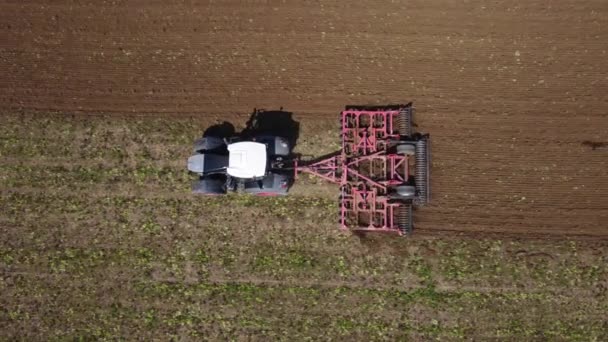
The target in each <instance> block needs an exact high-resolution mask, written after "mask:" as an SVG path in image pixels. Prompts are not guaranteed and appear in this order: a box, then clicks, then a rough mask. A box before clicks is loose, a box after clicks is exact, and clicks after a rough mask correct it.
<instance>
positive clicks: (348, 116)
mask: <svg viewBox="0 0 608 342" xmlns="http://www.w3.org/2000/svg"><path fill="white" fill-rule="evenodd" d="M412 114H413V107H412V105H411V103H409V104H407V105H391V106H384V107H368V106H349V107H346V109H345V110H344V111H342V113H341V129H342V130H341V140H342V149H341V151H339V152H338V153H334V154H332V155H330V156H328V157H325V158H322V159H321V160H316V161H311V162H308V163H303V162H301V161H300V162H299V164H300V165H298V163H296V165H295V173H296V177H297V175H298V173H309V174H313V175H316V176H318V177H321V178H323V179H325V180H328V181H330V182H333V183H337V184H340V189H341V190H340V191H341V194H340V224H341V228H342V229H345V230H352V231H363V232H394V233H397V234H399V235H406V234H409V233H411V231H412V207H413V206H414V205H416V206H422V205H424V204H426V203H428V201H429V199H430V186H429V166H430V164H429V162H430V153H429V151H430V149H429V142H430V141H429V135H428V134H419V133H416V134H413V133H412ZM412 171H413V175H412Z"/></svg>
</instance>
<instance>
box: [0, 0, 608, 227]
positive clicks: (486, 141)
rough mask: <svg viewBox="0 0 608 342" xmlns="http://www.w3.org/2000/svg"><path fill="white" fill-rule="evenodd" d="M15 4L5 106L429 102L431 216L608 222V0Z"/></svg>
mask: <svg viewBox="0 0 608 342" xmlns="http://www.w3.org/2000/svg"><path fill="white" fill-rule="evenodd" d="M1 9H2V10H1V11H0V23H1V25H0V34H1V36H2V39H1V40H0V53H1V55H0V56H1V57H2V58H1V59H0V69H1V70H3V77H2V78H1V79H0V106H1V107H2V108H4V109H18V110H25V111H56V112H62V113H75V112H77V113H82V114H92V113H111V114H113V115H118V116H139V115H153V116H162V117H169V116H195V117H197V118H201V120H209V123H213V122H214V121H215V120H218V119H221V120H229V121H233V122H234V121H242V120H244V117H245V116H239V115H238V114H239V113H241V114H243V113H248V112H249V111H250V110H251V108H254V107H258V108H260V107H268V108H278V107H283V108H285V109H286V110H289V111H292V112H294V113H295V114H296V116H297V118H298V120H300V121H301V123H302V125H306V124H312V123H317V122H319V121H323V122H324V123H325V124H326V125H327V126H328V127H331V126H335V123H336V121H337V117H338V113H339V110H340V108H341V107H342V106H343V105H345V104H351V103H387V102H393V103H394V102H400V101H401V102H403V101H414V103H415V105H416V106H417V109H418V111H417V123H418V126H419V129H420V130H421V131H425V132H429V133H431V135H432V139H433V151H432V152H433V170H432V176H433V184H432V185H433V195H434V196H433V200H434V201H433V205H432V206H431V207H429V208H428V209H425V210H423V211H420V212H419V213H418V217H417V222H418V227H419V229H420V230H421V231H427V230H428V231H429V232H430V231H440V232H441V234H444V233H445V232H446V231H472V232H474V233H475V234H483V233H508V234H511V235H517V236H521V235H534V236H544V235H558V236H564V235H567V236H573V237H575V236H576V237H593V238H596V237H606V235H607V234H608V227H607V226H606V224H605V222H606V220H608V147H606V145H603V144H605V142H606V141H608V63H606V60H607V58H608V55H607V50H608V43H607V42H608V40H607V39H606V36H607V35H608V4H606V2H605V1H587V2H584V3H580V2H577V1H565V2H560V4H559V5H558V6H549V5H546V3H545V2H544V1H532V2H530V1H528V2H526V3H525V4H517V3H515V2H513V3H510V2H507V3H504V4H496V3H491V2H483V1H482V2H479V1H471V2H463V3H454V2H450V1H447V2H446V1H439V2H428V1H420V2H409V1H408V2H399V1H397V2H392V3H390V4H383V5H380V6H368V5H364V4H358V3H350V2H327V3H325V2H323V3H314V2H304V3H299V4H289V5H287V4H283V3H281V2H278V1H277V2H273V1H270V2H262V3H257V2H251V3H248V4H247V3H240V2H222V3H219V4H215V3H200V4H196V5H195V4H192V5H185V4H183V3H168V2H165V1H153V2H149V1H146V2H137V1H134V2H120V1H119V2H115V3H114V4H101V3H99V2H97V1H90V2H86V1H84V2H78V3H72V2H69V1H65V2H62V1H57V2H53V3H50V4H47V3H45V2H44V1H42V2H41V1H34V2H27V3H22V2H19V1H15V2H13V1H5V2H3V3H2V8H1ZM336 130H337V128H336ZM333 134H337V131H336V132H334V133H333Z"/></svg>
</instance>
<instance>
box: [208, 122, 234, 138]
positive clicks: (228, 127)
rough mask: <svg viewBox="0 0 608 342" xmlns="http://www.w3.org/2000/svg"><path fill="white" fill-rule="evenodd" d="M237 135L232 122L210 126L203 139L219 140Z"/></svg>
mask: <svg viewBox="0 0 608 342" xmlns="http://www.w3.org/2000/svg"><path fill="white" fill-rule="evenodd" d="M235 135H236V129H235V128H234V125H233V124H231V123H230V122H227V121H224V122H222V123H220V124H216V125H213V126H209V127H208V128H207V129H206V130H205V133H203V137H218V138H226V139H228V138H230V137H233V136H235Z"/></svg>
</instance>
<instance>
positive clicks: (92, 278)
mask: <svg viewBox="0 0 608 342" xmlns="http://www.w3.org/2000/svg"><path fill="white" fill-rule="evenodd" d="M205 126H206V125H203V123H197V122H195V121H193V120H181V121H180V120H177V121H175V120H174V121H163V120H156V119H155V120H147V121H136V120H131V121H129V120H122V119H112V120H109V119H105V118H95V119H82V118H79V119H72V118H67V117H62V116H58V117H54V118H50V119H36V118H34V117H29V116H23V115H21V116H19V115H12V116H4V117H2V118H1V119H0V159H2V163H0V185H1V189H2V191H1V194H0V212H1V213H2V215H0V227H2V238H1V243H0V269H1V270H2V276H1V277H0V292H1V293H2V305H1V306H0V327H2V331H3V332H2V333H1V335H2V336H3V337H4V338H7V339H12V338H15V337H20V338H25V339H48V338H52V339H61V340H65V339H85V340H89V339H95V340H97V339H107V340H114V339H146V340H147V339H153V338H156V339H158V338H159V337H160V336H171V337H172V338H173V339H183V338H193V339H211V340H217V339H234V340H238V339H246V338H250V337H252V338H256V339H262V340H320V339H321V340H326V339H334V340H344V339H350V340H395V339H398V340H407V339H414V340H430V339H441V340H458V339H475V340H480V339H506V340H580V341H590V340H591V341H593V340H596V341H602V340H607V339H608V326H607V323H606V322H607V321H606V317H605V316H606V312H608V296H607V295H606V291H607V289H606V284H608V266H606V265H607V264H608V263H607V261H608V249H607V248H606V246H605V244H603V243H602V242H596V243H592V242H582V241H558V240H552V241H537V240H532V241H526V240H521V241H516V240H487V239H483V240H475V239H450V240H448V239H422V238H413V239H410V240H405V239H395V238H393V237H386V236H376V237H366V238H358V237H355V236H352V235H349V234H344V233H341V232H339V231H338V229H336V228H337V226H336V223H335V221H336V216H335V215H336V212H337V206H336V203H335V198H333V197H332V196H331V195H330V196H328V195H326V194H325V193H320V194H315V193H311V192H308V193H306V195H305V196H304V195H294V196H289V197H286V198H253V197H248V196H239V195H230V196H227V197H219V198H207V197H198V196H193V195H191V194H190V193H189V179H190V177H189V176H188V175H187V174H186V173H185V172H184V166H183V164H184V160H185V158H186V156H187V155H188V153H189V149H190V143H191V141H192V140H193V139H194V138H195V137H196V136H198V135H200V134H201V132H202V131H203V129H204V127H205ZM302 129H303V132H302V136H307V135H308V136H310V135H313V134H314V129H313V128H311V127H307V126H306V125H303V127H302ZM327 146H329V143H328V144H327ZM327 148H331V146H329V147H327ZM319 152H323V150H322V148H320V149H319ZM302 182H303V183H304V184H302V183H300V185H301V186H302V185H304V186H306V187H314V185H313V184H309V183H306V182H307V181H306V180H302ZM313 189H314V188H313ZM28 337H29V338H28Z"/></svg>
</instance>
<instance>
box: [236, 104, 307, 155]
mask: <svg viewBox="0 0 608 342" xmlns="http://www.w3.org/2000/svg"><path fill="white" fill-rule="evenodd" d="M257 135H272V136H278V137H283V138H285V139H287V141H289V146H291V151H290V152H292V151H293V148H294V147H295V146H296V144H297V143H298V138H299V137H300V123H299V122H297V121H295V120H294V119H293V113H292V112H286V111H284V110H283V108H282V107H281V109H279V110H265V109H255V108H254V109H253V112H252V113H251V116H250V117H249V120H248V121H247V123H246V125H245V129H243V131H242V132H241V136H242V137H243V138H251V137H254V136H257Z"/></svg>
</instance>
